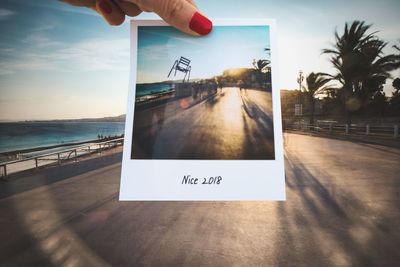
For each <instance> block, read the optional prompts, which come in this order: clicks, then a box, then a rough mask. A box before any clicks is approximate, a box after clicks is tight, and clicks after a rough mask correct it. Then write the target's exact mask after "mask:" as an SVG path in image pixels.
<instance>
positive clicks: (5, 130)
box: [0, 121, 125, 153]
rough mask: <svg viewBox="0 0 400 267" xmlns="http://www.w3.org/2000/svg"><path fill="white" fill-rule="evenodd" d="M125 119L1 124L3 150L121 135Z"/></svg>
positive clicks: (63, 143) (0, 133)
mask: <svg viewBox="0 0 400 267" xmlns="http://www.w3.org/2000/svg"><path fill="white" fill-rule="evenodd" d="M124 126H125V123H124V122H82V121H75V122H74V121H71V122H56V121H49V122H10V123H0V153H4V152H10V151H16V150H25V149H33V148H40V147H48V146H55V145H65V144H70V143H78V142H85V141H91V140H98V139H99V137H103V138H107V137H114V136H121V135H122V134H123V133H124Z"/></svg>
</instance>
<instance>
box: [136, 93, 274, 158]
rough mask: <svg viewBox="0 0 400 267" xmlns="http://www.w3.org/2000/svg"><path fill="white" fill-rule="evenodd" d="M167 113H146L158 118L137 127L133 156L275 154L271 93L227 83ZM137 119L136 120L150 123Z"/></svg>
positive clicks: (261, 155)
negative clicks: (200, 99) (194, 102)
mask: <svg viewBox="0 0 400 267" xmlns="http://www.w3.org/2000/svg"><path fill="white" fill-rule="evenodd" d="M180 106H183V107H185V106H186V105H185V104H184V103H183V104H181V105H180ZM157 110H158V109H157ZM174 110H175V109H174ZM153 111H154V109H152V110H150V111H148V113H152V112H153ZM165 114H168V116H166V117H165V118H163V120H162V121H160V116H163V115H162V114H161V115H160V113H159V112H157V113H154V115H153V116H143V117H145V118H146V119H147V120H150V118H152V119H151V121H152V122H153V123H152V124H151V126H150V127H148V128H145V129H144V128H140V129H138V128H136V129H135V132H134V143H133V152H132V155H133V158H139V159H143V158H145V159H146V158H154V159H273V158H274V145H273V144H274V139H273V122H272V102H271V94H270V93H267V92H261V91H257V90H243V91H240V90H239V88H223V89H222V90H220V92H219V93H218V94H216V95H215V96H214V97H212V98H209V99H208V100H207V101H204V102H201V103H200V104H197V105H195V106H192V107H190V108H187V109H182V110H180V111H178V112H175V113H172V114H171V112H169V110H165ZM147 115H148V114H147ZM135 118H136V117H135ZM137 119H138V120H137V121H136V122H135V123H138V124H139V125H143V124H145V123H143V122H142V121H139V120H140V118H137Z"/></svg>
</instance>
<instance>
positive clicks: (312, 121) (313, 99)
mask: <svg viewBox="0 0 400 267" xmlns="http://www.w3.org/2000/svg"><path fill="white" fill-rule="evenodd" d="M310 105H311V107H310V124H311V125H313V126H314V113H315V98H314V97H311V98H310Z"/></svg>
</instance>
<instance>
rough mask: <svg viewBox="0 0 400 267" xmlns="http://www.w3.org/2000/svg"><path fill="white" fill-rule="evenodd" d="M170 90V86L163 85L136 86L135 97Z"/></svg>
mask: <svg viewBox="0 0 400 267" xmlns="http://www.w3.org/2000/svg"><path fill="white" fill-rule="evenodd" d="M172 89H173V85H172V84H165V83H151V84H136V97H142V96H146V95H152V94H157V93H162V92H168V91H170V90H172Z"/></svg>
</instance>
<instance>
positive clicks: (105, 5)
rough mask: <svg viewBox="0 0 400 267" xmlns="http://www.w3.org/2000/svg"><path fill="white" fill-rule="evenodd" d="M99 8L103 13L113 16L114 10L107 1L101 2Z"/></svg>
mask: <svg viewBox="0 0 400 267" xmlns="http://www.w3.org/2000/svg"><path fill="white" fill-rule="evenodd" d="M99 7H100V9H101V11H102V12H103V13H106V14H111V12H112V8H111V6H110V4H109V3H107V1H105V0H101V1H100V2H99Z"/></svg>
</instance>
